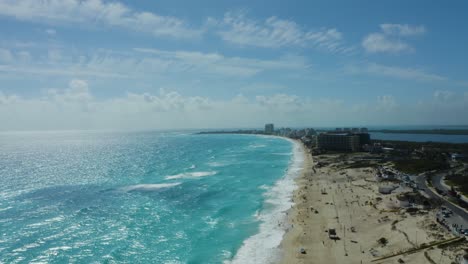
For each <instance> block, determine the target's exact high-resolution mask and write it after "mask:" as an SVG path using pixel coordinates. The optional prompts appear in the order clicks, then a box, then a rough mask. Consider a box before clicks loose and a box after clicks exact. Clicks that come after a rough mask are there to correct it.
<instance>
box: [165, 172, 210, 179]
mask: <svg viewBox="0 0 468 264" xmlns="http://www.w3.org/2000/svg"><path fill="white" fill-rule="evenodd" d="M216 173H218V172H216V171H197V172H185V173H180V174H176V175H170V176H166V178H165V179H166V180H174V179H190V178H201V177H206V176H213V175H215V174H216Z"/></svg>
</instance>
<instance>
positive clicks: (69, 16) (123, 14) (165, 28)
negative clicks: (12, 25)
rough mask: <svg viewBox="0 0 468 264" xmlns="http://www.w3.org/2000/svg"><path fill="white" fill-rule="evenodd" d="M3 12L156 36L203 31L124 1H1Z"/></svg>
mask: <svg viewBox="0 0 468 264" xmlns="http://www.w3.org/2000/svg"><path fill="white" fill-rule="evenodd" d="M0 15H3V16H9V17H14V18H16V19H19V20H25V21H33V22H36V23H49V24H50V23H54V24H62V23H77V24H83V25H88V24H89V23H93V24H102V25H105V26H109V27H119V28H124V29H128V30H134V31H139V32H144V33H148V34H152V35H154V36H170V37H176V38H193V37H199V36H200V34H202V31H201V30H196V29H192V28H190V27H189V26H188V25H187V24H186V23H185V22H184V21H182V20H180V19H178V18H175V17H171V16H161V15H157V14H154V13H150V12H138V11H135V10H133V9H131V8H130V7H128V6H126V5H124V4H122V3H119V2H104V1H102V0H82V1H80V0H65V1H64V0H42V1H37V0H0Z"/></svg>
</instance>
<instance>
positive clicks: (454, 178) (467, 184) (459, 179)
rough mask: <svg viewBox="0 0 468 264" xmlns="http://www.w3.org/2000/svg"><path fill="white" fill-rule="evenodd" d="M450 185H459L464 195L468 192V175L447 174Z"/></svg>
mask: <svg viewBox="0 0 468 264" xmlns="http://www.w3.org/2000/svg"><path fill="white" fill-rule="evenodd" d="M445 179H446V180H447V181H446V182H447V183H448V184H449V185H452V186H457V187H458V189H459V190H460V192H462V193H463V194H464V195H466V194H468V176H465V175H462V174H453V175H447V176H446V177H445Z"/></svg>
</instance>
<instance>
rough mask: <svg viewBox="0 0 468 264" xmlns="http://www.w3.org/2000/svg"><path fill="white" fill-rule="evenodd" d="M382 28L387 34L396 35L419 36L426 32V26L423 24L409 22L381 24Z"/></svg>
mask: <svg viewBox="0 0 468 264" xmlns="http://www.w3.org/2000/svg"><path fill="white" fill-rule="evenodd" d="M380 28H381V29H382V31H383V32H384V33H385V34H387V35H396V36H405V37H408V36H418V35H423V34H424V33H426V28H425V27H424V26H422V25H419V26H412V25H407V24H381V25H380Z"/></svg>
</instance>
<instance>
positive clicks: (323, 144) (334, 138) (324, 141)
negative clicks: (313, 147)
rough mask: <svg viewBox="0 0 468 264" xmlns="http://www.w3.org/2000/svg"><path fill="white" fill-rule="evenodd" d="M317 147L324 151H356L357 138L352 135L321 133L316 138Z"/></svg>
mask: <svg viewBox="0 0 468 264" xmlns="http://www.w3.org/2000/svg"><path fill="white" fill-rule="evenodd" d="M317 147H318V148H320V149H325V150H339V151H358V150H359V149H360V143H359V136H358V135H356V134H352V133H322V134H320V135H318V136H317Z"/></svg>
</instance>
